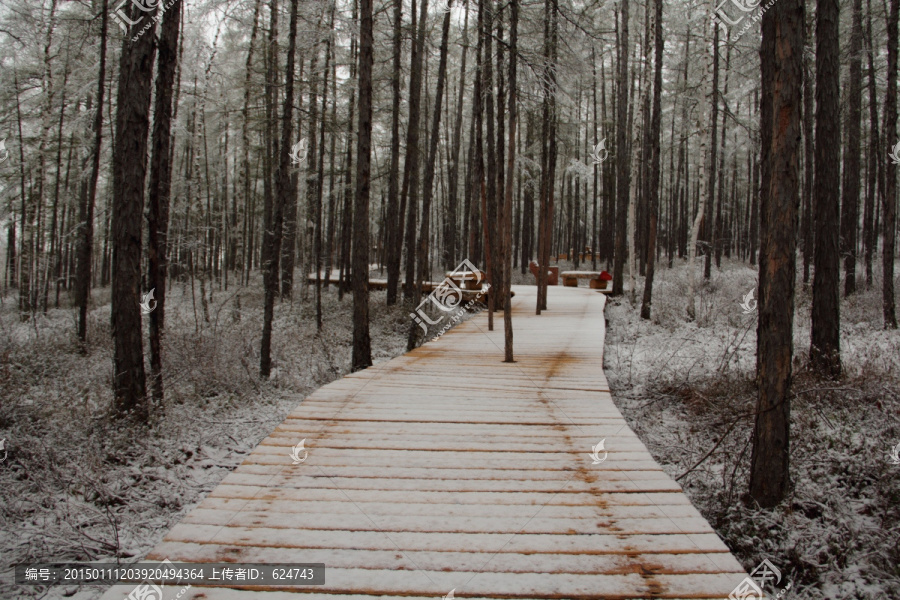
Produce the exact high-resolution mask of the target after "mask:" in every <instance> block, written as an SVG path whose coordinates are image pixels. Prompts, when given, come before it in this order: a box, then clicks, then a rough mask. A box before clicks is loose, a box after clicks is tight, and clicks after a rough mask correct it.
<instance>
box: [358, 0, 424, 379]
mask: <svg viewBox="0 0 900 600" xmlns="http://www.w3.org/2000/svg"><path fill="white" fill-rule="evenodd" d="M359 9H360V27H359V137H358V142H357V151H356V199H355V207H354V210H353V268H352V276H353V360H352V363H353V370H354V371H359V370H361V369H365V368H367V367H370V366H372V343H371V340H370V338H369V186H370V183H371V182H370V165H371V149H372V64H373V62H374V60H373V46H374V41H373V31H372V28H373V25H372V21H373V19H372V0H360V1H359ZM423 15H424V9H423ZM423 20H424V19H423ZM423 25H424V23H423Z"/></svg>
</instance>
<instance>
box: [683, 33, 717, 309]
mask: <svg viewBox="0 0 900 600" xmlns="http://www.w3.org/2000/svg"><path fill="white" fill-rule="evenodd" d="M713 26H714V27H716V28H718V23H715V24H713ZM700 44H701V47H702V52H701V57H702V62H701V75H700V96H701V97H706V81H707V78H708V77H709V73H710V71H711V70H712V68H713V61H712V60H710V56H709V37H708V30H707V29H706V24H705V22H704V26H703V34H702V35H701V36H700ZM714 83H715V82H714ZM715 95H716V91H715V89H713V91H712V94H711V105H712V109H713V111H715V110H716V102H715ZM713 121H714V122H715V119H714V120H713ZM696 127H697V132H698V135H699V136H700V157H699V158H698V160H697V164H698V169H697V185H698V187H699V190H698V193H699V198H698V201H697V214H696V216H695V217H694V224H693V226H692V227H691V239H690V241H689V242H688V306H687V314H688V317H689V318H690V319H695V318H696V317H697V313H696V306H695V298H694V295H695V291H696V278H697V275H696V272H695V271H696V269H695V267H694V262H695V260H694V259H695V257H696V255H697V238H698V236H699V234H700V226H701V225H702V223H703V219H704V217H705V215H706V200H707V189H706V187H707V184H708V180H707V178H706V144H707V141H708V140H707V134H708V131H707V128H708V127H709V123H708V122H707V121H706V111H705V110H703V109H702V107H698V108H697V123H696Z"/></svg>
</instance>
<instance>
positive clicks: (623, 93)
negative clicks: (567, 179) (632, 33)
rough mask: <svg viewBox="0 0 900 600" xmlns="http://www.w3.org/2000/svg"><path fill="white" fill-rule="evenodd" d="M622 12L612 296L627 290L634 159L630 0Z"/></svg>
mask: <svg viewBox="0 0 900 600" xmlns="http://www.w3.org/2000/svg"><path fill="white" fill-rule="evenodd" d="M621 6H622V11H621V13H620V18H621V26H620V33H619V39H620V43H619V44H618V46H619V65H618V66H619V74H618V79H617V83H616V85H617V86H618V99H617V101H616V102H617V105H616V109H617V114H616V230H615V239H616V242H615V244H616V245H615V249H614V251H613V256H614V260H613V287H612V295H613V296H621V295H622V292H623V291H624V289H625V285H624V281H625V278H624V275H625V273H624V271H625V244H626V242H627V240H626V235H627V227H628V221H627V218H628V214H627V211H628V196H629V189H630V186H631V170H630V168H629V167H630V164H631V161H630V160H628V156H629V154H628V131H626V127H625V124H626V123H627V122H628V54H629V45H628V9H629V7H628V0H622V5H621Z"/></svg>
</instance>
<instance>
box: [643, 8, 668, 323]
mask: <svg viewBox="0 0 900 600" xmlns="http://www.w3.org/2000/svg"><path fill="white" fill-rule="evenodd" d="M662 2H663V0H656V1H655V2H654V5H655V7H656V15H655V17H654V19H653V30H654V37H655V49H656V55H655V63H656V64H655V65H654V73H653V112H652V116H651V117H650V145H651V149H652V154H651V159H650V160H651V163H652V164H651V166H650V168H651V172H650V198H649V206H648V210H649V213H650V214H649V216H650V231H649V232H648V238H647V241H648V243H647V277H646V279H645V280H644V298H643V302H642V303H641V318H642V319H649V318H650V311H651V306H652V300H653V277H654V273H655V269H656V235H657V227H658V222H659V175H660V148H659V138H660V128H661V127H660V126H661V122H662V61H663V31H662V15H663V7H662Z"/></svg>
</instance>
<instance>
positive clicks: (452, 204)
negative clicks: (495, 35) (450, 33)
mask: <svg viewBox="0 0 900 600" xmlns="http://www.w3.org/2000/svg"><path fill="white" fill-rule="evenodd" d="M468 24H469V5H468V3H466V13H465V17H464V21H463V38H464V40H465V39H467V37H468V36H467V32H468ZM468 50H469V45H468V43H463V49H462V62H461V63H460V67H459V93H458V95H457V99H456V121H455V122H454V125H453V141H452V142H451V143H450V157H449V160H450V168H449V173H448V176H447V177H448V179H449V182H448V190H447V199H448V206H447V213H448V214H447V216H446V218H445V219H444V261H443V262H444V267H445V268H446V269H447V270H450V269H453V268H454V267H455V266H456V256H457V255H456V249H457V247H458V245H459V242H460V238H459V236H458V235H457V233H456V224H457V221H458V219H457V212H458V210H459V201H458V198H457V196H458V185H459V153H460V148H461V146H462V122H463V98H464V97H465V90H466V86H465V75H466V54H467V53H468ZM463 241H464V238H463Z"/></svg>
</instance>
